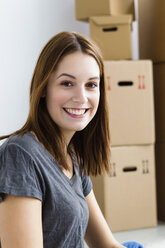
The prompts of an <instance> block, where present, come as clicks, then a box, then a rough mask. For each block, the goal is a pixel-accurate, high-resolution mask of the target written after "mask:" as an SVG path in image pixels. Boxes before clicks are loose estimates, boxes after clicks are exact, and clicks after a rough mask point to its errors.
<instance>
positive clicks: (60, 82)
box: [46, 52, 100, 137]
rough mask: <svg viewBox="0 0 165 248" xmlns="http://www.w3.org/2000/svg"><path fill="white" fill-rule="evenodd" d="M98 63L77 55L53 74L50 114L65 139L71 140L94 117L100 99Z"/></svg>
mask: <svg viewBox="0 0 165 248" xmlns="http://www.w3.org/2000/svg"><path fill="white" fill-rule="evenodd" d="M99 87H100V70H99V66H98V64H97V62H96V60H95V59H94V58H93V57H92V56H89V55H87V54H85V53H82V52H75V53H72V54H69V55H67V56H66V57H64V58H63V59H62V60H61V62H60V63H59V65H58V66H57V69H56V71H55V72H54V73H52V75H51V77H50V79H49V82H48V85H47V91H46V103H47V109H48V112H49V114H50V116H51V118H52V119H53V121H54V122H55V123H56V124H57V125H58V126H59V128H60V129H61V131H62V133H63V135H64V136H65V135H66V136H68V137H71V136H72V135H73V134H74V133H75V131H80V130H82V129H84V128H85V127H86V126H87V125H88V123H89V122H90V121H91V120H92V118H93V117H94V115H95V113H96V111H97V108H98V104H99V98H100V90H99Z"/></svg>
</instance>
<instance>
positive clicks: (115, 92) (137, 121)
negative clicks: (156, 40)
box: [104, 60, 155, 146]
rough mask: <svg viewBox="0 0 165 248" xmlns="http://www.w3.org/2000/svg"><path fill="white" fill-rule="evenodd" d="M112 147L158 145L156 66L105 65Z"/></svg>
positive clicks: (137, 63)
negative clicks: (156, 135)
mask: <svg viewBox="0 0 165 248" xmlns="http://www.w3.org/2000/svg"><path fill="white" fill-rule="evenodd" d="M104 66H105V78H106V83H107V94H108V101H109V115H110V131H111V145H113V146H120V145H142V144H153V143H154V142H155V120H154V100H153V71H152V62H151V61H149V60H144V61H143V60H139V61H104Z"/></svg>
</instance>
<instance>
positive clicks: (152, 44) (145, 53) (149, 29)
mask: <svg viewBox="0 0 165 248" xmlns="http://www.w3.org/2000/svg"><path fill="white" fill-rule="evenodd" d="M138 9H139V11H138V12H139V16H138V20H139V53H140V59H151V60H153V61H154V62H159V61H165V32H164V26H165V14H164V13H165V1H162V0H145V1H144V0H139V2H138Z"/></svg>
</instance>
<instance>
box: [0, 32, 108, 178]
mask: <svg viewBox="0 0 165 248" xmlns="http://www.w3.org/2000/svg"><path fill="white" fill-rule="evenodd" d="M76 51H81V52H82V53H84V54H87V55H90V56H92V57H93V58H94V59H95V60H96V62H97V64H98V66H99V70H100V100H99V106H98V109H97V112H96V114H95V116H94V117H93V119H92V120H91V121H90V123H89V124H88V125H87V126H86V127H85V128H84V129H83V130H81V131H77V132H76V133H75V134H74V136H73V137H72V139H71V141H70V144H69V145H68V152H72V153H74V155H75V156H76V158H77V160H78V163H79V167H80V173H82V172H83V173H88V174H91V175H94V176H96V175H98V174H102V173H103V172H105V171H106V172H109V171H110V134H109V118H108V116H109V114H108V107H107V99H106V86H105V79H104V65H103V59H102V55H101V52H100V50H99V48H98V47H97V46H96V45H95V44H94V43H93V42H92V41H91V40H89V39H88V38H87V37H84V36H83V35H80V34H78V33H75V32H61V33H59V34H57V35H55V36H54V37H53V38H51V39H50V40H49V42H48V43H47V44H46V45H45V47H44V48H43V50H42V51H41V54H40V56H39V58H38V61H37V64H36V67H35V70H34V73H33V77H32V81H31V87H30V109H29V115H28V118H27V121H26V122H25V124H24V125H23V127H22V128H21V129H19V130H17V131H16V132H14V133H12V134H9V135H5V136H1V137H0V139H4V138H8V137H10V136H11V135H23V134H24V133H26V132H29V131H31V132H34V133H35V135H36V137H37V139H38V140H39V141H40V142H41V143H42V144H43V146H44V147H45V149H47V150H48V151H49V152H50V153H51V155H52V156H53V157H54V158H55V159H56V160H57V162H58V163H59V164H60V166H61V167H62V168H65V169H68V165H67V161H66V157H65V154H64V149H63V148H64V145H65V144H64V139H63V137H62V133H61V132H60V128H59V127H58V126H57V125H56V123H55V122H54V121H53V120H52V118H51V117H50V115H49V113H48V111H47V106H46V100H45V98H44V97H43V95H44V93H45V92H46V87H47V83H48V81H49V78H50V76H51V74H52V73H53V72H54V71H55V70H56V68H57V66H58V64H59V62H60V61H61V60H62V59H63V58H64V57H65V56H67V55H68V54H71V53H74V52H76Z"/></svg>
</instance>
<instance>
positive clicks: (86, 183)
mask: <svg viewBox="0 0 165 248" xmlns="http://www.w3.org/2000/svg"><path fill="white" fill-rule="evenodd" d="M81 178H82V179H81V180H82V187H83V194H84V196H85V197H86V196H87V195H88V194H89V193H90V192H91V190H92V181H91V179H90V177H89V176H86V175H82V177H81Z"/></svg>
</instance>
